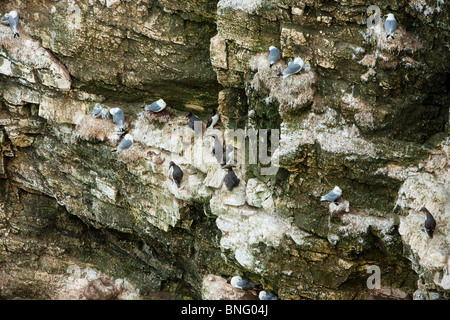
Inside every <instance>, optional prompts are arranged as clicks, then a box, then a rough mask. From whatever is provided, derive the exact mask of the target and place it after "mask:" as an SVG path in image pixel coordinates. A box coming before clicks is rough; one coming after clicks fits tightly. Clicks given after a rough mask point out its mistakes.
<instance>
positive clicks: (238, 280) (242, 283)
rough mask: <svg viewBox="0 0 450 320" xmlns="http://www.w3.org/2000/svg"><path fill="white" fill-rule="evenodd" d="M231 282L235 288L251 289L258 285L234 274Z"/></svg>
mask: <svg viewBox="0 0 450 320" xmlns="http://www.w3.org/2000/svg"><path fill="white" fill-rule="evenodd" d="M230 284H231V286H232V287H234V288H238V289H242V290H249V289H256V285H255V284H254V283H252V282H250V280H248V279H245V278H244V279H243V278H242V277H240V276H234V277H233V278H231V281H230Z"/></svg>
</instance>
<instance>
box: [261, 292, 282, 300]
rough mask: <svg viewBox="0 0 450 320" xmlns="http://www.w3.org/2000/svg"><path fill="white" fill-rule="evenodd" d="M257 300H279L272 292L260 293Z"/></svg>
mask: <svg viewBox="0 0 450 320" xmlns="http://www.w3.org/2000/svg"><path fill="white" fill-rule="evenodd" d="M258 297H259V300H280V299H278V297H277V296H276V295H275V294H273V293H272V292H266V291H264V290H263V291H260V292H259V294H258Z"/></svg>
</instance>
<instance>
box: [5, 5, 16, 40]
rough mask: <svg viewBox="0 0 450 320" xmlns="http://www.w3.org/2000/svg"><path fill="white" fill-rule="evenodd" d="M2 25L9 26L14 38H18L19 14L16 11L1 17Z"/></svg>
mask: <svg viewBox="0 0 450 320" xmlns="http://www.w3.org/2000/svg"><path fill="white" fill-rule="evenodd" d="M2 23H3V24H6V25H9V27H10V28H11V30H12V32H13V33H14V38H15V37H16V36H18V37H20V35H19V30H18V29H17V28H18V27H19V14H18V13H17V11H11V12H10V13H7V14H5V15H4V16H3V17H2Z"/></svg>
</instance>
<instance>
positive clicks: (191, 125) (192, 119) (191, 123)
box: [186, 111, 202, 132]
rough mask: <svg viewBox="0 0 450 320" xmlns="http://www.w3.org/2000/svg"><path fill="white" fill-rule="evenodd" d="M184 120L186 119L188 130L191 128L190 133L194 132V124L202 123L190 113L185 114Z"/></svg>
mask: <svg viewBox="0 0 450 320" xmlns="http://www.w3.org/2000/svg"><path fill="white" fill-rule="evenodd" d="M186 118H188V126H189V128H191V129H192V131H194V132H195V130H194V129H195V123H196V122H200V123H201V122H202V121H201V120H200V118H199V117H197V116H196V115H193V114H192V112H190V111H189V112H188V113H187V114H186Z"/></svg>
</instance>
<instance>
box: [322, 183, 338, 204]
mask: <svg viewBox="0 0 450 320" xmlns="http://www.w3.org/2000/svg"><path fill="white" fill-rule="evenodd" d="M341 195H342V189H341V188H339V187H338V186H336V187H334V189H333V190H331V191H330V192H328V193H327V194H326V195H324V196H322V198H320V201H336V200H337V199H338V198H339V197H340V196H341Z"/></svg>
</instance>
